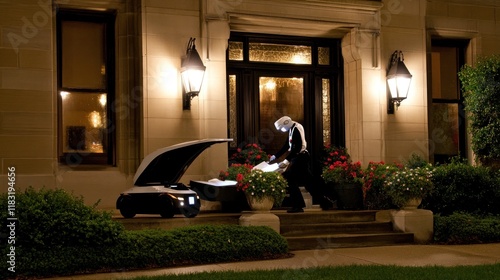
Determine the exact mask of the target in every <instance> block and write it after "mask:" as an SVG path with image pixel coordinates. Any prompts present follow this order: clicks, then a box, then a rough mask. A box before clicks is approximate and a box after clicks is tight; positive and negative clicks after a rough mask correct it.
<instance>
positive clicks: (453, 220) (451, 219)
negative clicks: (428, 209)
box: [434, 212, 500, 244]
mask: <svg viewBox="0 0 500 280" xmlns="http://www.w3.org/2000/svg"><path fill="white" fill-rule="evenodd" d="M434 241H435V242H437V243H445V244H473V243H492V242H499V241H500V216H486V217H483V216H475V215H471V214H468V213H463V212H455V213H453V214H451V215H449V216H440V215H435V216H434Z"/></svg>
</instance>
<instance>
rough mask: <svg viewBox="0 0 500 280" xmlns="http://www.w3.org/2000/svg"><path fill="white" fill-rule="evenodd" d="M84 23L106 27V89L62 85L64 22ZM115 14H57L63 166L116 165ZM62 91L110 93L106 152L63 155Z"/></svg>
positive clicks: (71, 11)
mask: <svg viewBox="0 0 500 280" xmlns="http://www.w3.org/2000/svg"><path fill="white" fill-rule="evenodd" d="M68 20H70V21H81V22H94V23H102V24H104V26H105V28H104V33H105V36H104V46H103V51H104V57H105V64H106V67H105V68H106V77H105V88H101V89H89V88H71V87H64V86H63V85H62V70H63V69H62V52H63V50H62V28H61V27H62V22H63V21H68ZM115 20H116V12H115V11H87V10H76V9H61V10H59V11H58V12H57V14H56V49H57V91H56V95H57V112H58V113H57V131H58V132H57V136H58V141H57V151H58V160H59V163H61V164H66V165H70V166H72V167H76V166H78V165H80V164H84V165H111V166H114V165H115V164H116V122H115V110H114V109H113V107H114V105H115V91H116V88H115V87H116V86H115V79H116V77H115V75H116V74H115V73H116V69H115V68H116V66H115V61H116V58H115V53H116V51H115V33H116V31H115ZM61 91H68V92H78V93H102V92H105V93H106V97H107V106H106V114H107V116H106V117H107V124H106V133H107V137H108V138H107V139H108V141H107V148H106V152H105V153H102V154H101V153H89V152H86V151H84V152H81V153H80V152H70V153H68V152H63V143H62V139H63V133H64V130H63V128H62V122H63V117H62V110H63V107H62V106H63V105H62V97H61V95H60V94H59V93H60V92H61Z"/></svg>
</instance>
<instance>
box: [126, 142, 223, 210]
mask: <svg viewBox="0 0 500 280" xmlns="http://www.w3.org/2000/svg"><path fill="white" fill-rule="evenodd" d="M231 141H233V140H232V139H203V140H196V141H189V142H184V143H180V144H176V145H173V146H169V147H165V148H161V149H158V150H156V151H154V152H153V153H151V154H149V155H147V156H146V157H145V158H144V159H143V160H142V162H141V164H140V166H139V168H138V169H137V171H136V173H135V176H134V187H133V188H131V189H128V190H127V191H125V192H123V193H121V194H120V196H119V197H118V200H117V201H116V208H117V209H119V210H120V213H121V214H122V215H123V217H125V218H133V217H134V216H135V215H136V214H160V215H161V216H162V217H163V218H171V217H173V216H174V215H175V214H183V215H184V216H186V217H188V218H192V217H195V216H196V215H198V213H199V212H200V198H199V196H198V194H197V193H196V192H194V191H193V190H191V189H190V188H188V187H187V186H185V185H184V184H182V183H179V182H178V181H179V179H180V178H181V177H182V175H183V174H184V173H185V172H186V170H187V169H188V167H189V165H191V163H192V162H193V161H194V160H195V159H196V158H197V157H198V156H199V155H200V154H201V153H202V152H203V151H204V150H205V149H207V148H208V147H210V146H212V145H213V144H217V143H225V142H231Z"/></svg>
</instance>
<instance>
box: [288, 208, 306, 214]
mask: <svg viewBox="0 0 500 280" xmlns="http://www.w3.org/2000/svg"><path fill="white" fill-rule="evenodd" d="M286 212H287V213H302V212H304V209H302V208H292V209H290V210H288V211H286Z"/></svg>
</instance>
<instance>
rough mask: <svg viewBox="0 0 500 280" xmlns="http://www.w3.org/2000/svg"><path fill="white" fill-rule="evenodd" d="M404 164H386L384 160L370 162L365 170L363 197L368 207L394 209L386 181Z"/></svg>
mask: <svg viewBox="0 0 500 280" xmlns="http://www.w3.org/2000/svg"><path fill="white" fill-rule="evenodd" d="M401 168H402V165H397V164H386V163H384V162H383V161H380V162H373V161H371V162H370V163H369V164H368V167H367V168H366V169H365V170H364V180H363V181H364V182H363V198H364V205H365V207H366V209H392V208H394V205H393V203H392V201H391V198H390V197H389V196H388V194H387V189H386V188H385V185H384V182H385V180H386V178H387V177H389V176H390V175H391V174H392V173H394V172H395V171H397V170H399V169H401Z"/></svg>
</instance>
